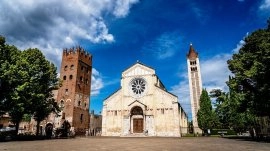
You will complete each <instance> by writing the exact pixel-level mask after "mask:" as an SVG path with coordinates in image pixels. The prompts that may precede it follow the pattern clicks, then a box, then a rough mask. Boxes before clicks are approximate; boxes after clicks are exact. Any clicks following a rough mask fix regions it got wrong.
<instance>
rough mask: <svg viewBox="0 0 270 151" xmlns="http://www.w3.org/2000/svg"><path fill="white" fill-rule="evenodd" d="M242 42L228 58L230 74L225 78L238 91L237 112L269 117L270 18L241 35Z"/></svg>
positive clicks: (232, 88)
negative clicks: (243, 36)
mask: <svg viewBox="0 0 270 151" xmlns="http://www.w3.org/2000/svg"><path fill="white" fill-rule="evenodd" d="M244 41H245V44H244V45H243V47H242V48H241V49H240V50H239V52H238V53H235V54H233V56H232V59H230V60H228V67H229V69H230V70H231V72H232V73H233V76H232V77H230V79H229V81H228V86H229V88H230V89H231V90H232V91H235V92H237V93H241V94H242V95H243V97H244V98H243V99H242V100H241V102H240V108H239V109H240V110H239V111H241V112H245V111H251V112H252V113H253V114H255V115H257V116H270V112H269V110H270V81H269V77H270V20H268V26H267V28H266V29H258V30H256V31H254V32H253V33H251V34H250V35H248V36H247V37H246V38H245V40H244Z"/></svg>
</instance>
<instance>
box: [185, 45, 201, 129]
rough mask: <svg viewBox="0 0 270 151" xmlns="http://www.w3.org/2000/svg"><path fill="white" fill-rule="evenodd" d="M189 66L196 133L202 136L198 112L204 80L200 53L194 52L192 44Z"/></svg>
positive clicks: (188, 59)
mask: <svg viewBox="0 0 270 151" xmlns="http://www.w3.org/2000/svg"><path fill="white" fill-rule="evenodd" d="M187 65H188V80H189V92H190V101H191V112H192V121H193V127H194V133H195V134H196V133H199V134H201V133H202V130H201V129H200V128H199V127H198V121H197V112H198V110H199V109H200V96H201V93H202V79H201V69H200V62H199V57H198V53H197V52H196V51H195V50H194V48H193V46H192V44H190V47H189V52H188V54H187Z"/></svg>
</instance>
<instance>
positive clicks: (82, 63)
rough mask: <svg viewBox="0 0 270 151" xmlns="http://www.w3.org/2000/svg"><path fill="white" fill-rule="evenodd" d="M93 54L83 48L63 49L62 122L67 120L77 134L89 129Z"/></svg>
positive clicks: (61, 74)
mask: <svg viewBox="0 0 270 151" xmlns="http://www.w3.org/2000/svg"><path fill="white" fill-rule="evenodd" d="M91 75H92V55H91V54H89V53H87V52H86V51H85V50H84V49H83V48H81V47H76V48H70V49H64V50H63V56H62V63H61V70H60V79H61V80H62V86H61V87H60V88H59V90H58V95H57V103H58V104H60V106H61V107H62V112H61V122H60V123H62V122H63V121H65V120H67V121H68V122H69V123H70V125H71V127H72V128H74V130H75V132H76V135H83V134H85V132H86V129H89V105H90V92H91Z"/></svg>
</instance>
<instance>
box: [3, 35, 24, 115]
mask: <svg viewBox="0 0 270 151" xmlns="http://www.w3.org/2000/svg"><path fill="white" fill-rule="evenodd" d="M5 42H6V41H5V37H3V36H1V35H0V116H1V115H2V114H3V113H6V112H7V110H8V109H9V108H10V101H8V100H10V99H11V97H12V95H11V94H12V91H13V90H14V89H15V87H16V84H17V83H16V81H15V80H14V79H12V77H10V76H9V74H8V73H7V72H9V70H10V69H11V68H12V66H14V65H15V64H16V61H17V60H18V58H19V53H20V51H19V50H18V49H17V48H16V47H15V46H10V45H7V44H6V43H5Z"/></svg>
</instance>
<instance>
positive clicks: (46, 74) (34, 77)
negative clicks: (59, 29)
mask: <svg viewBox="0 0 270 151" xmlns="http://www.w3.org/2000/svg"><path fill="white" fill-rule="evenodd" d="M22 57H23V59H24V60H26V61H27V62H28V63H29V67H28V71H27V72H28V76H29V77H28V81H29V84H28V87H29V89H30V91H28V94H29V98H28V99H29V100H31V105H32V108H31V109H30V111H31V114H32V115H33V117H34V119H35V120H36V121H37V124H36V126H37V129H36V130H37V131H36V134H37V135H38V134H39V125H40V122H41V121H42V120H44V119H45V118H46V117H47V116H48V115H49V114H50V113H52V112H55V113H57V112H59V110H60V109H59V108H58V105H57V104H56V103H55V100H54V99H53V92H52V91H53V90H56V89H57V88H58V85H59V83H58V82H59V79H58V78H57V72H56V67H55V66H54V64H52V63H50V62H49V61H48V60H46V58H45V56H44V55H43V54H42V52H41V51H40V50H38V49H27V50H25V51H23V53H22Z"/></svg>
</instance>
